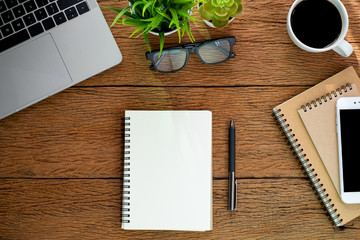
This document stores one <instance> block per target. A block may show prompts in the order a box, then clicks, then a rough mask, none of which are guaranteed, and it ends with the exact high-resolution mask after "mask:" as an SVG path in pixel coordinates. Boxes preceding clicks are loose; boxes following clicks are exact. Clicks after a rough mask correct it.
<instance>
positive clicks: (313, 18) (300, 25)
mask: <svg viewBox="0 0 360 240" xmlns="http://www.w3.org/2000/svg"><path fill="white" fill-rule="evenodd" d="M348 28H349V18H348V14H347V11H346V9H345V7H344V5H343V4H342V3H341V2H340V1H339V0H295V2H294V3H293V4H292V6H291V8H290V10H289V13H288V16H287V30H288V33H289V36H290V38H291V40H292V41H293V42H294V43H295V44H296V45H297V46H298V47H299V48H301V49H303V50H305V51H308V52H315V53H318V52H325V51H329V50H334V51H335V52H337V53H338V54H340V55H341V56H343V57H348V56H350V55H351V53H352V52H353V47H352V46H351V45H350V44H349V43H348V42H347V41H345V40H344V38H345V35H346V33H347V31H348Z"/></svg>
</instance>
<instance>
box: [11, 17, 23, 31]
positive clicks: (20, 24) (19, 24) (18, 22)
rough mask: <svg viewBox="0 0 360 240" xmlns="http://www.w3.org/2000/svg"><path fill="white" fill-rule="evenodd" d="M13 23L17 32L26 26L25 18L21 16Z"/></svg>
mask: <svg viewBox="0 0 360 240" xmlns="http://www.w3.org/2000/svg"><path fill="white" fill-rule="evenodd" d="M11 25H12V26H13V28H14V30H15V31H16V32H17V31H19V30H21V29H23V28H24V27H25V25H24V22H23V20H21V18H19V19H16V20H15V21H13V22H12V23H11Z"/></svg>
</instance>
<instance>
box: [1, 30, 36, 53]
mask: <svg viewBox="0 0 360 240" xmlns="http://www.w3.org/2000/svg"><path fill="white" fill-rule="evenodd" d="M29 38H30V35H29V33H28V32H27V31H26V29H24V30H22V31H20V32H17V33H15V34H13V35H11V36H9V37H7V38H4V39H2V40H0V52H3V51H5V50H6V49H9V48H11V47H14V46H16V45H18V44H19V43H22V42H24V41H26V40H28V39H29Z"/></svg>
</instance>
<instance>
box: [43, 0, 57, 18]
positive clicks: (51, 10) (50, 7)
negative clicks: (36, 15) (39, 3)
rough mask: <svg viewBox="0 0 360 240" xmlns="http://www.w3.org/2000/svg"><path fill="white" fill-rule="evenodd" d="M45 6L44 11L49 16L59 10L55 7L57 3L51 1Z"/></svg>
mask: <svg viewBox="0 0 360 240" xmlns="http://www.w3.org/2000/svg"><path fill="white" fill-rule="evenodd" d="M45 8H46V11H47V13H48V15H49V16H51V15H54V14H55V13H57V12H59V8H58V7H57V5H56V4H55V3H51V4H49V5H47V6H46V7H45Z"/></svg>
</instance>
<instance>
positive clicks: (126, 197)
mask: <svg viewBox="0 0 360 240" xmlns="http://www.w3.org/2000/svg"><path fill="white" fill-rule="evenodd" d="M124 121H125V124H124V125H125V128H124V129H125V136H124V137H125V140H124V142H125V149H124V177H123V201H122V202H123V204H122V205H123V207H122V220H121V222H122V223H130V117H125V119H124Z"/></svg>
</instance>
